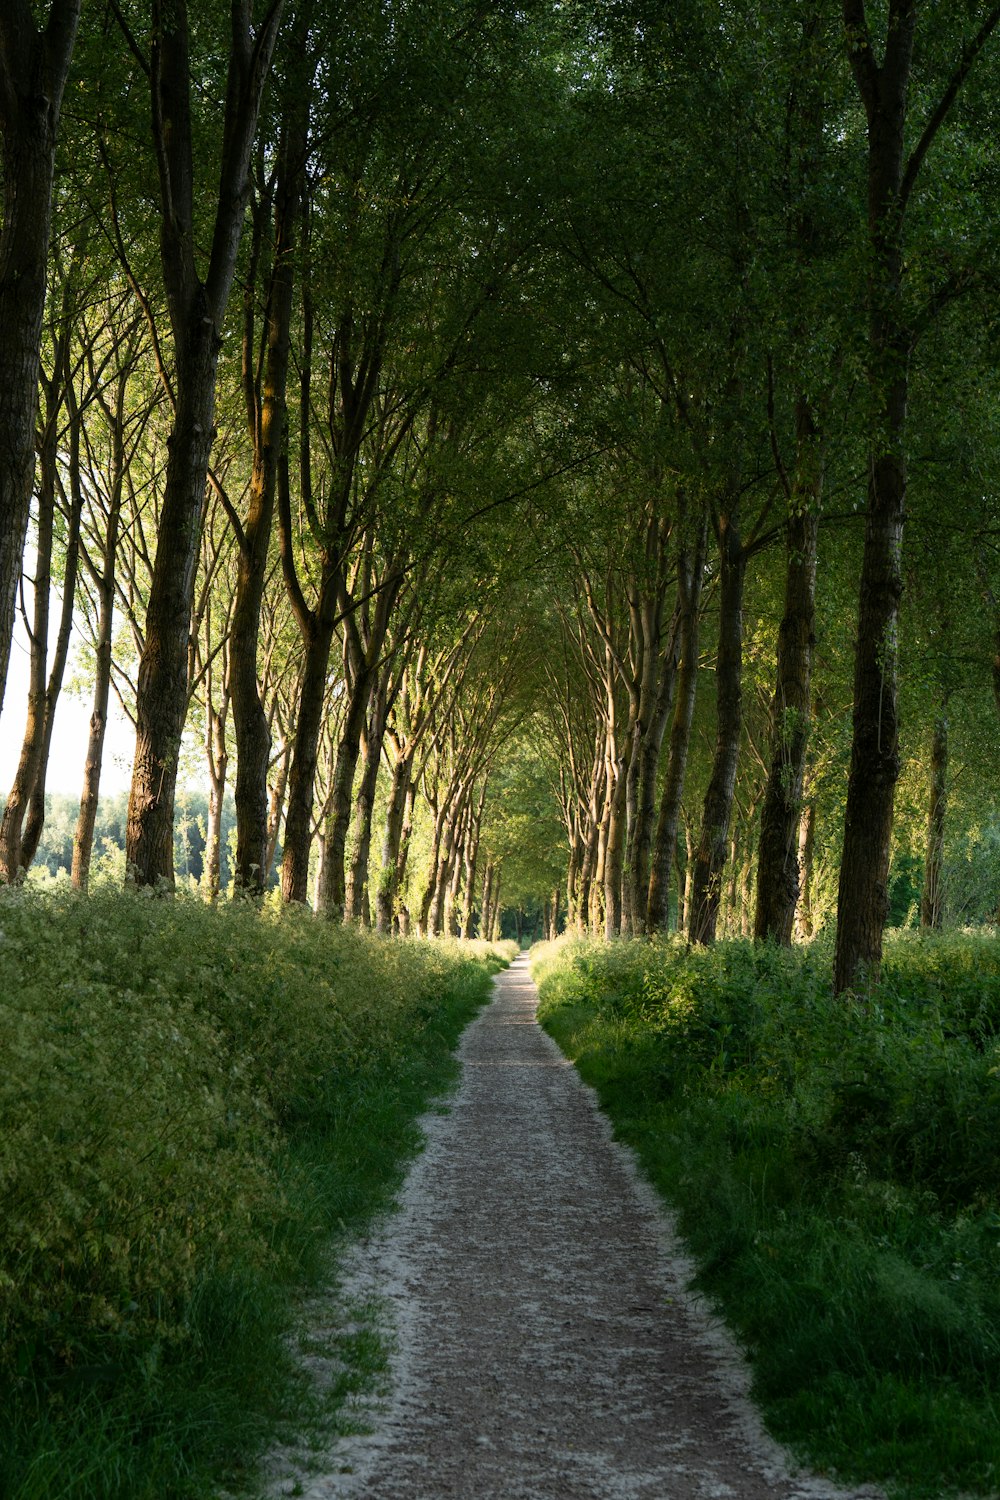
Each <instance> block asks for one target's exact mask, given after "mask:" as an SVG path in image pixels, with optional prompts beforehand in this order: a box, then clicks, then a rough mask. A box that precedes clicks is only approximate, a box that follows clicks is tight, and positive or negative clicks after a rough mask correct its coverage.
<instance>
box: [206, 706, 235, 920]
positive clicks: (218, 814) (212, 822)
mask: <svg viewBox="0 0 1000 1500" xmlns="http://www.w3.org/2000/svg"><path fill="white" fill-rule="evenodd" d="M210 695H211V688H209V700H210ZM227 707H228V704H227V703H226V702H225V700H224V702H223V706H222V708H220V710H219V712H218V713H216V711H215V710H214V708H213V707H212V703H211V701H209V702H208V704H207V705H206V716H207V719H208V731H207V733H208V744H207V746H206V750H207V757H208V783H209V786H208V820H207V822H206V824H205V854H204V865H203V868H202V877H201V880H202V888H203V889H204V891H205V894H206V896H207V897H208V899H209V901H216V900H218V896H219V891H220V889H221V885H222V810H223V805H224V803H225V798H226V775H227V772H228V769H229V753H228V751H227V749H226V708H227Z"/></svg>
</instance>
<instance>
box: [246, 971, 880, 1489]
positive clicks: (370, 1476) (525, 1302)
mask: <svg viewBox="0 0 1000 1500" xmlns="http://www.w3.org/2000/svg"><path fill="white" fill-rule="evenodd" d="M536 1003H537V993H536V990H535V986H534V984H533V983H532V981H531V978H530V975H529V973H528V969H527V963H526V960H525V959H524V958H520V959H518V960H517V961H516V962H515V964H514V965H513V967H512V968H511V969H510V970H508V971H507V972H506V973H504V974H502V975H500V976H499V978H498V979H497V982H496V998H495V1000H494V1002H493V1004H492V1005H491V1006H490V1007H489V1009H488V1010H486V1011H485V1012H484V1013H483V1014H482V1015H481V1016H480V1018H479V1019H478V1020H477V1021H476V1022H474V1023H473V1025H472V1026H470V1028H469V1029H468V1031H467V1032H466V1033H465V1036H464V1038H463V1041H462V1046H461V1051H460V1057H461V1059H462V1062H463V1064H464V1066H463V1081H462V1084H461V1087H460V1089H459V1091H458V1093H457V1094H456V1096H455V1097H454V1100H453V1102H452V1104H451V1108H450V1110H449V1111H448V1112H447V1113H446V1114H444V1115H437V1116H434V1115H432V1116H430V1117H428V1120H427V1121H426V1122H425V1124H426V1128H427V1133H428V1144H427V1148H426V1150H425V1151H424V1152H423V1154H422V1155H421V1156H420V1158H419V1159H418V1161H417V1163H416V1164H415V1166H414V1168H413V1170H412V1172H411V1174H410V1176H409V1178H408V1180H407V1184H406V1187H405V1189H404V1191H403V1193H402V1196H401V1209H400V1212H399V1213H398V1214H396V1215H393V1216H392V1217H391V1218H390V1219H388V1220H386V1221H385V1222H384V1224H383V1225H382V1226H381V1227H380V1231H379V1236H378V1237H377V1238H374V1239H372V1240H369V1241H368V1242H366V1244H365V1245H363V1246H362V1247H360V1249H359V1251H358V1253H357V1258H356V1263H355V1266H354V1269H353V1272H352V1275H351V1278H350V1283H349V1286H348V1287H347V1292H348V1294H349V1295H350V1296H352V1297H354V1298H357V1297H359V1296H360V1297H365V1296H370V1295H371V1294H372V1293H373V1292H374V1293H375V1294H376V1295H377V1296H379V1297H380V1298H383V1299H385V1300H386V1301H387V1302H388V1304H389V1308H390V1311H391V1317H392V1321H393V1323H394V1324H395V1337H396V1339H397V1341H398V1352H397V1355H396V1357H395V1360H394V1364H393V1370H392V1394H391V1397H390V1398H389V1400H388V1402H387V1403H386V1404H385V1405H383V1406H382V1407H381V1408H380V1409H378V1410H376V1412H375V1413H374V1416H373V1424H374V1426H375V1428H376V1430H375V1432H374V1433H373V1434H372V1436H370V1437H366V1438H352V1439H347V1440H345V1441H343V1442H342V1443H340V1444H339V1445H338V1447H337V1449H336V1450H335V1451H334V1452H333V1453H331V1454H329V1455H328V1456H327V1458H326V1459H325V1460H324V1461H323V1464H322V1465H321V1467H323V1468H325V1469H326V1470H327V1471H328V1472H326V1473H320V1472H318V1470H317V1468H316V1467H315V1466H314V1467H313V1468H312V1470H311V1471H310V1472H307V1471H304V1470H302V1469H299V1470H298V1471H297V1472H290V1470H289V1467H288V1465H287V1458H286V1460H285V1462H284V1463H283V1462H282V1461H281V1460H280V1459H279V1458H277V1457H276V1458H275V1461H274V1462H273V1463H272V1465H271V1473H272V1476H273V1478H272V1487H271V1491H270V1493H271V1494H272V1495H273V1496H280V1495H289V1494H293V1493H295V1494H298V1495H304V1496H306V1497H307V1500H330V1497H334V1496H355V1497H364V1500H453V1497H454V1500H709V1497H712V1500H722V1497H729V1496H733V1497H739V1500H806V1497H810V1500H832V1497H843V1496H846V1495H848V1494H849V1495H851V1496H853V1497H861V1496H872V1495H875V1494H876V1493H877V1492H876V1491H874V1490H870V1489H858V1490H853V1491H846V1490H842V1489H838V1488H837V1487H836V1486H835V1485H833V1484H831V1483H830V1482H828V1481H826V1480H820V1479H816V1478H810V1477H808V1476H803V1475H796V1476H794V1477H793V1474H792V1471H791V1470H790V1468H789V1466H788V1465H787V1463H786V1461H785V1459H784V1457H783V1455H782V1453H781V1451H780V1450H779V1449H778V1448H777V1447H776V1446H775V1445H774V1443H772V1442H771V1440H770V1439H769V1438H768V1437H767V1436H766V1435H765V1434H764V1433H763V1431H762V1429H761V1426H760V1423H759V1420H758V1418H757V1416H756V1414H755V1412H754V1410H753V1408H752V1407H751V1406H750V1404H749V1402H748V1401H747V1398H746V1385H747V1381H746V1375H745V1371H744V1369H743V1367H742V1364H741V1362H740V1360H739V1358H738V1356H737V1355H736V1353H735V1351H734V1349H733V1347H732V1345H731V1343H730V1341H729V1340H728V1338H727V1337H726V1335H725V1333H724V1331H723V1330H722V1329H721V1328H720V1327H719V1326H718V1324H717V1323H715V1322H714V1321H713V1320H712V1319H711V1318H710V1317H709V1316H708V1315H707V1313H706V1312H705V1310H704V1309H703V1308H702V1307H701V1306H700V1305H699V1304H698V1302H697V1300H696V1299H695V1298H693V1297H692V1296H691V1295H690V1294H689V1293H688V1292H687V1291H686V1290H685V1288H686V1284H687V1282H688V1280H689V1279H690V1275H691V1267H690V1265H689V1264H688V1263H687V1262H686V1261H685V1260H684V1257H683V1255H682V1254H681V1252H680V1251H679V1248H678V1246H677V1243H676V1241H675V1239H674V1236H673V1232H672V1230H671V1227H670V1224H669V1221H668V1218H667V1216H666V1215H665V1214H664V1212H663V1210H662V1209H661V1208H660V1206H659V1204H658V1202H657V1200H656V1199H655V1197H654V1195H653V1193H652V1191H651V1190H650V1189H649V1188H648V1187H647V1186H646V1185H645V1184H644V1183H643V1182H642V1181H641V1180H640V1179H639V1178H638V1176H637V1174H636V1171H635V1169H634V1167H633V1165H632V1160H631V1157H630V1156H629V1155H628V1154H627V1153H626V1152H625V1151H623V1150H622V1149H621V1148H620V1147H619V1146H617V1145H616V1144H615V1143H614V1142H613V1141H612V1140H611V1138H610V1132H609V1130H608V1127H607V1124H606V1122H605V1119H604V1117H603V1116H602V1115H601V1114H600V1113H599V1112H598V1110H597V1109H596V1106H595V1103H594V1096H593V1095H592V1093H591V1092H590V1090H588V1089H587V1088H585V1087H584V1085H583V1084H581V1082H580V1081H579V1078H578V1077H577V1074H576V1072H575V1070H574V1069H573V1068H572V1067H571V1066H570V1065H569V1064H568V1063H566V1061H565V1060H564V1059H563V1057H562V1056H561V1054H560V1053H559V1051H558V1049H557V1048H556V1047H555V1045H554V1043H553V1042H552V1041H551V1040H550V1039H549V1038H548V1037H547V1036H546V1035H545V1033H544V1032H543V1031H542V1030H541V1028H540V1027H539V1026H538V1024H537V1022H536V1021H535V1005H536Z"/></svg>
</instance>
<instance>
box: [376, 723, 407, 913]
mask: <svg viewBox="0 0 1000 1500" xmlns="http://www.w3.org/2000/svg"><path fill="white" fill-rule="evenodd" d="M412 775H413V748H412V747H409V748H408V749H406V750H404V749H403V748H402V747H401V746H399V747H398V748H397V752H396V764H395V765H394V766H393V768H392V786H391V788H390V791H389V804H388V806H387V808H386V813H385V835H384V838H383V840H382V869H381V872H380V874H379V883H378V897H377V899H376V903H375V919H376V927H377V929H378V931H379V932H380V933H381V934H382V935H383V937H386V936H388V934H389V933H391V932H392V927H393V919H394V915H395V909H396V897H397V895H398V893H399V879H400V871H399V856H400V852H401V848H402V842H403V823H404V818H405V813H406V804H407V793H408V792H409V790H410V779H411V777H412Z"/></svg>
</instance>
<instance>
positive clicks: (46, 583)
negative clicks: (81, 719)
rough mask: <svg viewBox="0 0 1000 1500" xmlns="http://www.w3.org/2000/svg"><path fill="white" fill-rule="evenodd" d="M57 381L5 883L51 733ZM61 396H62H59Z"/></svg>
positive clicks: (7, 810)
mask: <svg viewBox="0 0 1000 1500" xmlns="http://www.w3.org/2000/svg"><path fill="white" fill-rule="evenodd" d="M58 386H59V381H58V375H56V376H55V377H54V379H53V381H52V382H51V384H50V387H49V392H48V410H47V412H46V419H45V431H44V433H43V435H42V443H41V463H40V471H41V473H40V479H41V483H40V485H39V494H38V526H37V536H36V546H35V578H34V588H33V593H34V604H33V609H32V622H31V628H30V666H29V676H28V711H27V716H26V718H25V724H24V736H23V738H22V741H21V754H20V757H19V759H18V763H17V770H16V771H15V773H14V781H13V784H12V785H11V789H10V792H9V794H8V797H7V802H6V805H5V807H4V810H3V817H2V818H0V880H4V881H15V880H17V879H18V876H19V874H20V871H21V832H22V829H23V827H24V818H25V814H26V813H27V810H28V801H29V798H30V796H31V789H32V787H33V786H34V784H35V780H36V778H37V775H38V769H39V757H40V755H41V751H42V740H43V736H44V729H45V688H46V667H47V662H48V648H49V606H50V602H51V596H52V540H53V533H54V527H55V509H56V464H57V461H58V454H57V437H58V430H57V423H58V412H59V409H60V404H61V400H60V398H61V394H62V393H61V391H59V390H58ZM57 392H58V393H57Z"/></svg>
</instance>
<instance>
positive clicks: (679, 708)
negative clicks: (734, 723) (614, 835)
mask: <svg viewBox="0 0 1000 1500" xmlns="http://www.w3.org/2000/svg"><path fill="white" fill-rule="evenodd" d="M707 539H708V518H707V516H703V517H702V519H701V523H700V527H699V531H698V539H697V542H696V544H695V549H694V554H693V556H692V554H691V552H690V549H689V547H688V546H687V544H686V542H682V546H681V550H680V552H679V555H678V564H677V578H678V592H679V595H680V604H681V615H680V621H679V635H680V640H679V651H680V661H679V665H678V671H677V688H676V692H675V696H674V713H673V720H672V722H671V726H670V747H669V752H668V757H667V770H666V776H665V778H664V783H663V792H662V795H661V798H660V811H659V816H658V818H657V824H656V837H655V839H654V842H653V851H652V859H651V865H650V872H649V890H648V896H647V902H646V931H647V932H648V933H650V934H652V933H655V932H668V931H669V930H670V871H671V868H672V867H673V865H674V861H675V855H676V851H677V828H678V823H679V819H680V813H681V801H682V799H683V796H684V777H685V774H686V771H687V758H688V748H689V746H690V743H691V725H692V723H693V722H694V705H695V698H696V696H697V691H698V652H699V638H700V629H699V627H700V621H701V593H702V583H703V579H704V574H705V550H706V545H707ZM683 926H684V924H683V923H682V922H681V920H680V903H679V902H678V928H680V929H683Z"/></svg>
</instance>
